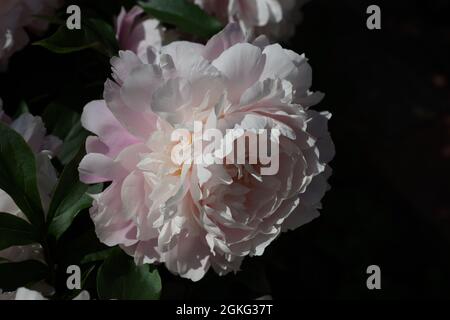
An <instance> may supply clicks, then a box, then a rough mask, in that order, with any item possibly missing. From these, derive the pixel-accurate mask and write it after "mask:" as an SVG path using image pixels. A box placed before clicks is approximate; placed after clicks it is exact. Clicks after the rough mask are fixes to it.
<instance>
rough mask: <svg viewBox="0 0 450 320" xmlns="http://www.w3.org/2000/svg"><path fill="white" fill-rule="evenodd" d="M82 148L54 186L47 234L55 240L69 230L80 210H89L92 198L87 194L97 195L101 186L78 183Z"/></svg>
mask: <svg viewBox="0 0 450 320" xmlns="http://www.w3.org/2000/svg"><path fill="white" fill-rule="evenodd" d="M84 154H85V153H84V148H82V149H81V150H80V152H79V153H78V155H77V156H76V157H75V158H74V159H73V160H72V161H71V162H70V163H69V164H68V165H67V166H66V167H65V168H64V170H63V172H62V173H61V177H60V179H59V181H58V185H57V186H56V189H55V192H54V195H53V198H52V201H51V203H50V207H49V210H48V215H47V219H48V221H49V222H50V226H49V234H51V235H53V236H54V237H55V238H56V239H59V237H60V236H61V235H62V234H63V233H64V232H65V231H66V230H67V228H69V226H70V225H71V224H72V222H73V220H74V219H75V217H76V216H77V215H78V213H80V211H81V210H83V209H86V208H89V207H90V206H91V203H92V198H91V197H90V196H88V195H87V193H98V192H100V191H101V188H102V185H95V186H91V187H89V186H88V185H85V184H83V183H81V182H80V181H79V178H78V164H79V163H80V161H81V159H82V158H83V156H84Z"/></svg>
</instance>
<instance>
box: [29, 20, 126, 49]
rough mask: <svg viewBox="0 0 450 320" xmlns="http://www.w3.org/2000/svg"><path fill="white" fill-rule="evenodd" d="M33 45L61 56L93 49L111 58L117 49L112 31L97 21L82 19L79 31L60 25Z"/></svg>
mask: <svg viewBox="0 0 450 320" xmlns="http://www.w3.org/2000/svg"><path fill="white" fill-rule="evenodd" d="M34 45H38V46H42V47H44V48H46V49H48V50H50V51H52V52H55V53H61V54H64V53H72V52H77V51H81V50H85V49H90V48H93V49H96V50H98V51H100V52H101V53H103V54H105V55H107V56H113V55H114V54H115V53H116V52H117V51H118V49H119V45H118V43H117V39H116V37H115V32H114V29H113V28H112V26H111V25H109V24H108V23H107V22H105V21H102V20H99V19H83V20H82V26H81V29H73V30H69V29H67V27H66V26H65V25H62V26H60V27H59V28H58V30H56V32H55V33H54V34H53V35H52V36H50V37H49V38H47V39H44V40H41V41H37V42H35V43H34Z"/></svg>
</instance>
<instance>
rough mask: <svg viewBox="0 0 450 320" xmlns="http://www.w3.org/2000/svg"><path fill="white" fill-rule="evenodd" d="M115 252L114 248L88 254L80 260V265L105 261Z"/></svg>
mask: <svg viewBox="0 0 450 320" xmlns="http://www.w3.org/2000/svg"><path fill="white" fill-rule="evenodd" d="M115 250H116V248H108V249H106V250H102V251H97V252H93V253H89V254H87V255H86V256H84V258H83V259H81V263H82V264H83V263H90V262H97V261H103V260H106V259H107V258H108V257H109V256H110V255H111V254H112V253H113V252H114V251H115Z"/></svg>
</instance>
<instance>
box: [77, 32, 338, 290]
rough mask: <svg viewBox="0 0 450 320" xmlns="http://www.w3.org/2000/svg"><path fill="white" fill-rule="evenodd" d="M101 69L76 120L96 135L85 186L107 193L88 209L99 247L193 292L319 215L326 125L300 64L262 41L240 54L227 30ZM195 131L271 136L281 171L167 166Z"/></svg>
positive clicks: (84, 168)
mask: <svg viewBox="0 0 450 320" xmlns="http://www.w3.org/2000/svg"><path fill="white" fill-rule="evenodd" d="M111 64H112V71H113V73H112V80H108V81H107V82H106V83H105V90H104V100H99V101H92V102H91V103H89V104H88V105H86V107H85V109H84V112H83V115H82V124H83V126H84V127H85V128H86V129H87V130H89V131H91V132H92V133H94V134H95V135H96V136H91V137H89V138H88V139H87V141H86V151H87V155H86V156H85V158H84V159H83V160H82V162H81V163H80V166H79V172H80V179H81V180H82V181H83V182H85V183H99V182H110V184H109V186H108V187H107V188H106V189H105V190H104V191H103V192H102V193H100V194H96V195H93V198H94V202H93V207H92V208H91V210H90V213H91V217H92V220H93V221H94V224H95V227H96V232H97V235H98V237H99V238H100V240H101V241H102V242H104V243H105V244H107V245H109V246H114V245H120V247H121V248H122V249H123V250H124V251H125V252H127V253H128V254H130V255H131V256H133V257H134V259H135V262H136V263H137V264H142V263H164V264H165V265H166V267H167V268H168V269H169V270H170V271H171V272H172V273H174V274H178V275H180V276H182V277H184V278H188V279H191V280H193V281H198V280H200V279H201V278H202V277H203V276H204V275H205V273H206V272H207V271H208V269H209V268H210V267H212V268H213V269H214V270H215V271H216V272H217V273H218V274H220V275H223V274H226V273H228V272H230V271H237V270H239V267H240V265H241V262H242V260H243V259H244V257H246V256H248V255H250V256H252V255H261V254H263V252H264V250H265V248H266V247H267V246H268V245H269V244H270V243H271V242H272V241H273V240H274V239H275V238H276V237H277V236H278V235H279V234H280V233H281V232H282V231H285V230H289V229H295V228H297V227H299V226H301V225H303V224H305V223H307V222H309V221H311V220H312V219H314V218H316V217H317V216H318V215H319V213H318V209H320V201H321V198H322V197H323V195H324V193H325V192H326V190H327V189H328V184H327V178H328V177H329V175H330V171H331V170H330V169H329V167H328V165H327V163H328V162H329V161H330V160H331V159H332V157H333V155H334V147H333V143H332V141H331V138H330V135H329V133H328V129H327V123H328V119H329V118H330V114H329V113H327V112H322V113H319V112H316V111H313V110H310V109H309V107H311V106H312V105H314V104H316V103H318V102H319V101H320V99H321V98H322V96H323V95H322V94H321V93H312V92H310V91H309V89H310V86H311V80H312V79H311V77H312V72H311V68H310V66H309V64H308V62H307V59H306V58H305V56H304V55H299V54H297V53H295V52H293V51H290V50H286V49H283V48H282V47H281V46H280V45H278V44H272V45H269V44H268V41H267V39H266V38H265V37H263V36H262V37H259V38H257V39H256V40H254V41H253V42H251V43H250V42H249V41H248V40H247V39H245V37H244V35H243V33H242V31H241V28H240V27H239V25H237V24H229V25H228V26H227V27H226V28H225V29H224V30H223V31H222V32H220V33H219V34H217V35H215V36H214V37H213V38H211V39H210V40H209V41H208V43H207V44H206V45H201V44H197V43H192V42H183V41H179V42H173V43H171V44H169V45H167V46H163V47H162V48H160V49H157V48H154V47H149V48H148V49H147V51H146V55H145V57H138V56H137V55H136V54H135V53H133V52H131V51H121V52H120V53H119V57H115V58H113V59H112V60H111ZM194 122H200V123H202V124H203V125H204V127H205V128H213V129H218V130H220V131H221V132H223V133H225V131H226V130H227V129H236V128H241V129H244V130H259V129H266V130H270V129H277V130H278V131H279V133H280V136H279V137H277V139H275V140H276V143H277V144H278V147H279V148H278V150H279V154H278V155H279V163H280V168H279V171H278V172H277V173H276V174H274V175H262V174H261V165H260V164H256V165H255V164H253V165H250V164H223V165H221V164H210V165H207V164H202V163H194V164H190V163H182V164H177V163H174V162H173V161H172V158H171V153H172V150H173V148H174V146H175V143H174V142H172V141H171V134H172V132H174V130H176V129H180V128H182V129H185V130H188V131H192V128H193V123H194ZM236 139H239V137H236ZM191 142H192V141H191Z"/></svg>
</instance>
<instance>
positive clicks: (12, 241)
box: [0, 212, 39, 250]
mask: <svg viewBox="0 0 450 320" xmlns="http://www.w3.org/2000/svg"><path fill="white" fill-rule="evenodd" d="M36 242H39V235H38V234H37V232H36V230H35V229H34V228H33V226H32V225H31V224H29V223H28V222H26V221H25V220H24V219H21V218H19V217H16V216H14V215H12V214H9V213H3V212H1V213H0V250H2V249H6V248H9V247H11V246H16V245H25V244H30V243H36Z"/></svg>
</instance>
